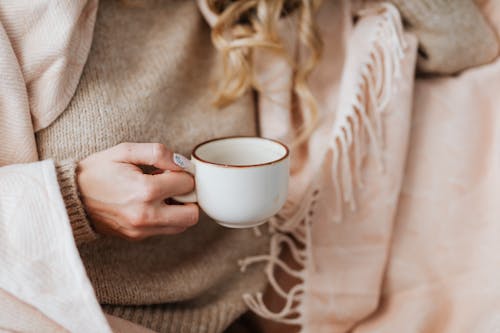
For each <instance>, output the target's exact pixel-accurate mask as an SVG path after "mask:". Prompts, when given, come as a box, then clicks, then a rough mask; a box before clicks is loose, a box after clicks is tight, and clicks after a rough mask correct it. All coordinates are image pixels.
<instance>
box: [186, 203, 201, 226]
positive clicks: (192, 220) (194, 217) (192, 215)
mask: <svg viewBox="0 0 500 333" xmlns="http://www.w3.org/2000/svg"><path fill="white" fill-rule="evenodd" d="M192 207H193V208H192V209H191V210H190V212H189V214H188V216H187V223H188V225H189V226H193V225H195V224H196V223H198V219H199V218H200V211H199V209H198V206H196V205H192Z"/></svg>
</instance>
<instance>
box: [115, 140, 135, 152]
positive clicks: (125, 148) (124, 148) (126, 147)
mask: <svg viewBox="0 0 500 333" xmlns="http://www.w3.org/2000/svg"><path fill="white" fill-rule="evenodd" d="M116 149H117V150H118V152H119V153H120V155H128V154H129V153H130V151H131V150H132V144H131V143H130V142H122V143H119V144H117V145H116Z"/></svg>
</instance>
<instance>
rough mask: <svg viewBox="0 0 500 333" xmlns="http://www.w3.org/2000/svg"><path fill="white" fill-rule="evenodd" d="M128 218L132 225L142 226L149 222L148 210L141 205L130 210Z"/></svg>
mask: <svg viewBox="0 0 500 333" xmlns="http://www.w3.org/2000/svg"><path fill="white" fill-rule="evenodd" d="M128 220H129V223H130V225H131V226H133V227H136V228H137V227H143V226H145V225H147V224H148V222H149V214H148V211H147V210H146V209H145V208H143V207H141V208H139V209H136V210H134V211H132V212H130V214H129V218H128Z"/></svg>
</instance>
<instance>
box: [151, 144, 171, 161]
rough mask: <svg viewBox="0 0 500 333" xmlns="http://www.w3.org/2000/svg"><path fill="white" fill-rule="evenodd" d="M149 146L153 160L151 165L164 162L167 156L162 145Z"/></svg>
mask: <svg viewBox="0 0 500 333" xmlns="http://www.w3.org/2000/svg"><path fill="white" fill-rule="evenodd" d="M151 145H152V146H151V149H152V158H153V161H152V163H154V162H157V161H161V160H164V159H165V158H166V157H167V156H168V149H167V147H166V146H165V145H164V144H162V143H152V144H151Z"/></svg>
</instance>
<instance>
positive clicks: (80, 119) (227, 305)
mask: <svg viewBox="0 0 500 333" xmlns="http://www.w3.org/2000/svg"><path fill="white" fill-rule="evenodd" d="M219 75H220V63H219V59H218V57H217V52H216V50H214V49H213V47H212V44H211V40H210V29H209V27H208V26H207V25H206V23H205V22H204V20H203V18H202V17H201V15H200V14H199V11H198V9H197V8H196V4H195V2H194V1H170V0H169V1H145V2H143V3H142V4H141V5H140V6H134V5H131V4H127V3H125V2H122V1H117V0H107V1H106V0H103V1H101V3H100V7H99V9H98V17H97V23H96V26H95V33H94V40H93V44H92V49H91V52H90V55H89V58H88V62H87V64H86V67H85V69H84V72H83V75H82V77H81V80H80V83H79V87H78V89H77V91H76V94H75V96H74V98H73V100H72V101H71V103H70V105H69V106H68V108H67V110H66V111H65V112H64V113H63V114H62V115H61V116H60V117H59V118H58V119H57V120H56V121H55V122H54V123H53V124H52V125H51V126H50V127H48V128H46V129H44V130H42V131H39V132H38V133H37V136H36V140H37V147H38V151H39V155H40V159H48V158H52V159H54V160H55V161H56V162H57V164H58V177H59V182H60V186H61V191H62V194H63V197H64V199H65V202H66V206H67V209H68V212H69V215H70V218H71V224H72V228H73V233H74V236H75V239H76V242H77V244H78V245H79V251H80V255H81V257H82V260H83V263H84V265H85V268H86V270H87V273H88V276H89V278H90V280H91V282H92V284H93V286H94V289H95V292H96V294H97V297H98V299H99V301H100V302H101V304H103V308H104V310H105V311H106V312H108V313H111V314H114V315H117V316H120V317H123V318H125V319H128V320H131V321H134V322H136V323H138V324H141V325H144V326H147V327H149V328H151V329H153V330H156V331H161V332H220V331H223V330H224V329H225V328H226V327H227V326H228V325H229V324H230V323H231V322H232V321H234V320H235V319H236V318H237V317H238V316H240V315H241V314H242V313H243V312H245V311H246V308H245V305H244V303H243V301H242V298H241V295H242V294H243V292H257V291H262V290H263V289H264V287H265V282H266V279H265V276H264V274H263V273H262V268H261V267H259V266H257V267H255V268H253V269H252V270H250V271H247V272H246V273H244V274H243V273H240V271H239V267H238V265H237V260H238V259H241V258H243V257H246V256H249V255H255V254H259V253H263V252H265V251H266V247H267V245H266V244H268V237H266V236H265V235H263V236H261V237H256V236H255V235H254V233H253V231H252V230H232V229H226V228H223V227H220V226H218V225H217V224H216V223H214V222H213V221H211V220H210V219H209V218H207V217H206V216H202V217H201V219H200V222H199V223H198V225H197V226H195V227H193V228H191V229H189V230H187V231H186V232H184V233H182V234H179V235H176V236H161V237H156V238H151V239H148V240H145V241H142V242H138V243H133V242H128V241H125V240H120V239H115V238H108V237H103V236H98V235H96V234H95V233H94V232H93V231H92V228H91V221H88V219H87V218H86V216H85V212H84V209H83V206H82V204H81V202H80V200H79V199H78V189H77V186H76V185H75V161H78V160H80V159H82V158H84V157H86V156H88V155H89V154H92V153H95V152H97V151H100V150H103V149H106V148H109V147H111V146H113V145H116V144H118V143H120V142H126V141H128V142H161V143H164V144H166V145H167V146H168V147H169V148H170V149H172V150H174V151H177V152H180V153H183V154H186V155H189V153H190V150H191V149H192V148H193V146H194V145H195V144H197V143H199V142H200V141H203V140H206V139H210V138H213V137H216V136H227V135H255V134H256V131H257V130H256V119H255V111H254V109H255V108H254V105H253V100H252V98H251V96H247V97H245V98H242V99H241V100H240V101H239V102H237V103H235V104H234V105H232V106H230V107H228V108H226V109H224V110H217V109H214V108H213V107H211V105H210V102H211V100H212V98H213V94H212V89H211V87H212V86H213V84H214V82H215V80H216V79H217V77H219Z"/></svg>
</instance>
